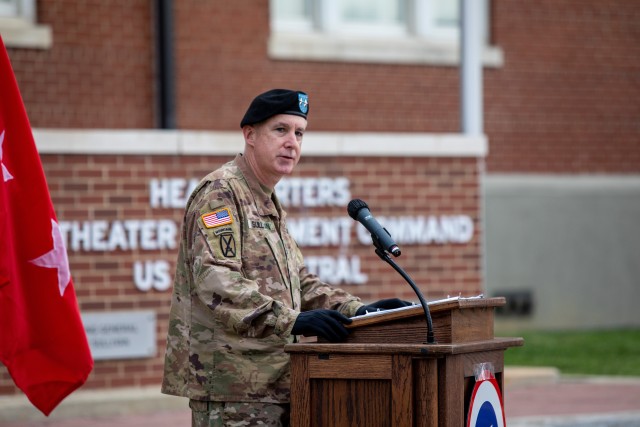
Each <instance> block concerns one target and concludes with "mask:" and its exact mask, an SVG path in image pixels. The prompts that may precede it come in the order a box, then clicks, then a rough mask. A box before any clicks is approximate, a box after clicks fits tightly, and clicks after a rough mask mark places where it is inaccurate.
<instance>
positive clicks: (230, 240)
mask: <svg viewBox="0 0 640 427" xmlns="http://www.w3.org/2000/svg"><path fill="white" fill-rule="evenodd" d="M220 250H221V251H222V255H223V256H224V257H225V258H235V256H236V239H234V237H233V235H230V234H225V235H222V236H220Z"/></svg>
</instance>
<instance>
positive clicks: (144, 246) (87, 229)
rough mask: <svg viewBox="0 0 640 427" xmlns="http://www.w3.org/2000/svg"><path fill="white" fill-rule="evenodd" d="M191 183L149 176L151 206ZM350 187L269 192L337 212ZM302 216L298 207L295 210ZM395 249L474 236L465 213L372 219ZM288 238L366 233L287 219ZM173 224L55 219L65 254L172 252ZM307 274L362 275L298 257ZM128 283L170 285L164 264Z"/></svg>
mask: <svg viewBox="0 0 640 427" xmlns="http://www.w3.org/2000/svg"><path fill="white" fill-rule="evenodd" d="M199 182H200V180H199V179H195V178H193V179H186V178H162V179H160V178H153V179H151V180H150V181H149V205H150V206H151V207H152V208H172V209H184V207H185V205H186V203H187V201H188V198H189V196H190V195H191V193H192V192H193V190H194V189H195V187H196V186H197V185H198V183H199ZM349 185H350V182H349V180H348V179H347V178H345V177H338V178H328V177H322V178H285V179H282V180H281V181H280V183H279V184H278V185H277V187H276V191H277V194H278V198H279V199H280V201H281V203H282V204H283V205H284V206H287V207H296V208H317V207H335V206H339V207H340V208H344V207H345V206H346V205H347V203H348V202H349V200H350V199H351V193H350V190H349ZM303 211H304V209H303ZM378 220H379V222H380V224H381V225H382V226H383V227H385V228H386V229H387V230H388V231H389V233H390V234H391V235H392V236H393V238H394V240H395V241H396V242H397V243H398V244H399V245H402V244H406V245H421V244H445V243H467V242H469V241H471V239H472V238H473V235H474V224H473V219H472V218H471V217H469V216H466V215H442V216H433V215H431V216H402V217H387V218H384V217H379V218H378ZM287 225H288V228H289V232H290V233H291V235H292V236H293V238H294V239H295V240H296V242H297V243H298V245H300V246H301V247H305V246H306V247H329V246H333V247H342V248H344V247H347V246H349V245H350V244H351V234H352V228H353V227H354V226H356V235H357V238H358V241H359V242H360V243H361V244H363V245H371V235H370V234H369V232H368V231H367V230H366V229H365V228H364V227H363V226H361V225H359V224H357V223H356V222H355V221H353V220H352V219H351V218H349V217H348V216H346V215H344V216H340V217H313V216H300V217H298V218H292V217H289V219H288V224H287ZM178 226H179V224H178V223H176V222H175V221H174V220H171V219H127V220H115V221H111V222H110V221H106V220H93V221H61V222H60V231H61V232H62V235H63V238H64V240H65V242H66V244H67V248H69V249H70V250H72V251H85V252H90V251H101V252H110V251H116V250H120V251H133V250H142V251H156V250H163V249H176V247H177V239H178ZM305 264H306V265H307V267H308V269H309V271H310V272H311V273H314V274H317V275H318V276H319V277H320V279H322V280H323V281H325V282H328V283H331V284H335V285H338V284H343V283H346V284H362V283H366V282H367V275H366V274H363V273H362V272H361V271H360V258H359V257H358V256H337V257H333V256H310V257H307V258H305ZM132 276H133V282H134V284H135V286H136V288H137V289H139V290H140V291H142V292H148V291H150V290H157V291H165V290H167V289H169V288H170V287H171V277H170V265H169V262H168V261H166V260H153V261H135V262H134V264H133V271H132Z"/></svg>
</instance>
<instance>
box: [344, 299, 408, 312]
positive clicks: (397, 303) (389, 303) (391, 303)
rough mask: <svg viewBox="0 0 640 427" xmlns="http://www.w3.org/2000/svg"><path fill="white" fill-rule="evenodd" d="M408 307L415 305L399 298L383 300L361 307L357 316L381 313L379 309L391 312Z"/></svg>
mask: <svg viewBox="0 0 640 427" xmlns="http://www.w3.org/2000/svg"><path fill="white" fill-rule="evenodd" d="M408 305H413V303H411V302H409V301H402V300H401V299H398V298H389V299H381V300H380V301H376V302H374V303H371V304H369V305H364V306H362V307H360V308H359V309H358V311H356V316H362V315H363V314H367V312H369V313H371V312H372V311H379V310H378V309H380V310H389V309H392V308H400V307H406V306H408Z"/></svg>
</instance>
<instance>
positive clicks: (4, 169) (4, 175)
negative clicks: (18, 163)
mask: <svg viewBox="0 0 640 427" xmlns="http://www.w3.org/2000/svg"><path fill="white" fill-rule="evenodd" d="M3 143H4V131H2V133H1V134H0V164H1V165H2V178H3V179H4V182H7V181H9V180H10V179H13V175H11V174H10V173H9V170H8V169H7V167H6V166H5V165H4V164H3V163H2V144H3Z"/></svg>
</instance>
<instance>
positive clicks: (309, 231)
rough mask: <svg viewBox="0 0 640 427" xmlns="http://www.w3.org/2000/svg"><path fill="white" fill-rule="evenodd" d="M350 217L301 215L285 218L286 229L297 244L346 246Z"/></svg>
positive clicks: (349, 235) (349, 236)
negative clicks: (300, 216)
mask: <svg viewBox="0 0 640 427" xmlns="http://www.w3.org/2000/svg"><path fill="white" fill-rule="evenodd" d="M352 226H353V220H352V219H351V218H348V217H347V218H320V217H303V218H291V219H289V220H287V229H288V230H289V233H291V235H292V236H293V238H294V239H295V240H296V242H297V243H298V245H299V246H314V247H317V246H346V245H348V244H349V242H350V240H351V227H352Z"/></svg>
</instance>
